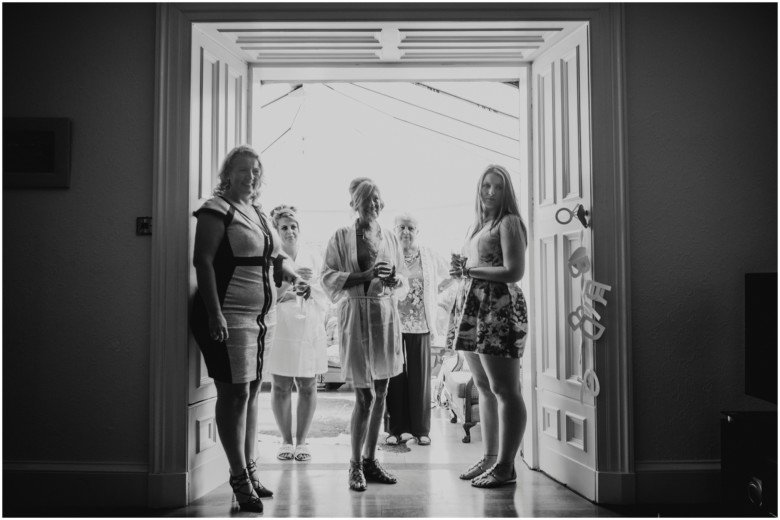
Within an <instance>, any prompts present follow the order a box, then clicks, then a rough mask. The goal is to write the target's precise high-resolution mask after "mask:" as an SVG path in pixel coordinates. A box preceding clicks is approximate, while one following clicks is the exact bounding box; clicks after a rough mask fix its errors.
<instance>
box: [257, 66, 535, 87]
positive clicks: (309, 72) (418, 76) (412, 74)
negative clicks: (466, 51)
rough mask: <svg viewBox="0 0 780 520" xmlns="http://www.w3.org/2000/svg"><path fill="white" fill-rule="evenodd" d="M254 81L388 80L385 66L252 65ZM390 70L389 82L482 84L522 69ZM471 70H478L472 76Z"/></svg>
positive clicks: (509, 78) (516, 75) (514, 76)
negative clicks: (468, 80) (469, 78)
mask: <svg viewBox="0 0 780 520" xmlns="http://www.w3.org/2000/svg"><path fill="white" fill-rule="evenodd" d="M249 68H250V69H252V70H254V81H258V80H259V81H262V82H264V83H275V82H276V83H279V82H282V83H288V82H290V81H291V80H292V79H294V80H295V82H297V83H312V82H316V83H319V82H322V81H340V82H356V81H388V79H387V68H388V65H363V66H361V67H326V66H322V65H313V64H310V65H306V64H290V65H288V66H272V67H269V66H267V65H266V66H253V65H251V64H250V67H249ZM392 68H393V69H394V73H393V79H392V81H404V82H408V81H451V80H462V79H464V77H466V76H472V75H473V76H474V77H475V78H476V79H480V80H484V81H517V78H519V77H520V70H521V69H522V66H495V65H485V64H479V63H473V64H469V65H460V66H439V67H434V66H432V65H431V64H429V63H426V64H411V65H410V64H399V65H398V66H392ZM472 71H478V73H476V74H475V73H474V72H472Z"/></svg>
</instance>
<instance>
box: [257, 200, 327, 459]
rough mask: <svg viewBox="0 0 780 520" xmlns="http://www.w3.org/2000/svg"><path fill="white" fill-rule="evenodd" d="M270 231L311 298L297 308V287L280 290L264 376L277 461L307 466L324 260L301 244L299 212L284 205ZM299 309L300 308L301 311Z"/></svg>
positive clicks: (322, 344) (322, 351)
mask: <svg viewBox="0 0 780 520" xmlns="http://www.w3.org/2000/svg"><path fill="white" fill-rule="evenodd" d="M271 219H272V220H273V223H274V227H275V228H276V230H277V231H278V233H279V236H280V237H281V239H282V250H283V251H284V254H285V256H287V258H289V259H290V260H291V261H292V263H293V266H294V269H295V271H296V272H297V273H298V275H299V276H301V278H303V279H304V280H306V282H308V283H309V284H310V286H311V288H312V291H311V298H310V299H309V300H308V301H306V302H300V303H299V298H298V297H297V296H296V294H295V286H293V285H291V284H288V283H287V282H285V283H283V284H282V287H281V288H280V290H279V297H278V300H277V302H278V305H277V311H276V315H277V321H276V332H275V334H274V343H273V345H272V346H271V349H270V352H269V354H268V361H267V363H268V372H269V373H270V374H271V375H272V377H273V390H272V393H271V409H272V410H273V412H274V418H275V419H276V424H277V426H278V427H279V432H280V433H281V434H282V445H281V447H280V448H279V451H278V453H277V455H276V457H277V458H278V459H280V460H291V459H295V460H297V461H299V462H305V461H308V460H311V453H310V451H309V447H308V445H307V444H306V435H307V434H308V433H309V427H310V426H311V420H312V417H314V410H315V409H316V407H317V382H316V380H315V377H316V375H317V374H322V373H325V372H327V371H328V355H327V345H326V337H325V313H326V312H327V309H328V307H329V306H330V301H329V300H328V297H327V295H326V294H325V291H324V290H323V289H322V286H321V285H320V282H319V279H320V270H321V268H322V256H321V255H320V252H319V251H318V250H317V249H316V248H314V247H310V246H309V245H307V244H305V243H301V242H300V241H299V237H300V232H301V227H300V221H299V219H298V210H297V209H296V208H295V207H294V206H287V205H282V206H278V207H276V208H274V209H273V210H272V211H271ZM300 304H303V308H302V309H301V307H300V306H299V305H300ZM293 383H294V384H295V386H296V387H297V389H298V404H297V407H296V413H295V416H296V425H295V440H296V444H295V447H294V448H293V437H292V389H293Z"/></svg>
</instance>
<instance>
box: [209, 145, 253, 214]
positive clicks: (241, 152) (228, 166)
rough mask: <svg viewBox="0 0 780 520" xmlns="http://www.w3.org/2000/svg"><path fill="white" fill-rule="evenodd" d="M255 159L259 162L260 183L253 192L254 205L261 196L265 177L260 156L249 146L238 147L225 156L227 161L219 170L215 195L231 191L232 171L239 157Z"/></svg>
mask: <svg viewBox="0 0 780 520" xmlns="http://www.w3.org/2000/svg"><path fill="white" fill-rule="evenodd" d="M242 156H247V157H253V158H254V159H255V160H256V161H257V165H258V166H259V167H260V182H259V183H258V184H257V188H256V189H255V190H254V191H253V192H252V196H251V199H252V203H253V204H254V202H255V200H256V199H257V198H258V197H259V196H260V186H261V185H262V183H263V181H264V180H265V177H264V176H263V163H262V162H260V155H259V154H258V153H257V152H256V151H255V149H254V148H252V147H251V146H249V145H246V144H242V145H240V146H236V147H235V148H233V149H232V150H230V151H229V152H228V154H227V155H226V156H225V160H224V161H223V162H222V168H220V170H219V183H218V184H217V186H216V187H215V188H214V195H224V194H225V192H226V191H227V190H229V189H230V171H231V170H232V169H233V164H234V162H235V160H236V158H237V157H242Z"/></svg>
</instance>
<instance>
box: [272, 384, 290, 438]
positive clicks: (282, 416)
mask: <svg viewBox="0 0 780 520" xmlns="http://www.w3.org/2000/svg"><path fill="white" fill-rule="evenodd" d="M292 385H293V378H292V377H287V376H280V375H277V374H273V387H272V390H271V410H273V412H274V419H276V426H277V427H278V428H279V433H281V434H282V443H283V444H292V443H293V440H292Z"/></svg>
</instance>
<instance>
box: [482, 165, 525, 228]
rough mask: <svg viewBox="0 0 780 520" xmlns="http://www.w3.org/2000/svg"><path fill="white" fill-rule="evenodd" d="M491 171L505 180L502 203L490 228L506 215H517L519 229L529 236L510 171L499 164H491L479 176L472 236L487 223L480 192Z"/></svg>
mask: <svg viewBox="0 0 780 520" xmlns="http://www.w3.org/2000/svg"><path fill="white" fill-rule="evenodd" d="M490 173H494V174H496V175H498V176H499V177H501V180H503V181H504V189H503V191H502V194H503V196H502V198H501V205H500V206H499V208H498V213H497V214H496V216H495V218H493V222H492V224H491V225H490V229H493V228H495V227H496V226H497V225H498V224H499V223H500V222H501V219H503V218H504V217H505V216H506V215H517V222H518V224H519V226H518V227H519V229H518V231H519V230H522V232H523V236H525V237H527V236H528V232H527V230H526V228H525V223H524V222H523V218H522V217H521V216H520V208H519V206H518V205H517V198H516V197H515V189H514V188H513V187H512V178H511V177H510V176H509V172H508V171H507V169H506V168H504V167H503V166H499V165H497V164H491V165H489V166H488V167H487V168H485V171H484V172H482V175H480V176H479V182H478V183H477V201H476V204H475V216H474V229H473V230H472V232H471V236H472V237H474V235H476V234H477V233H478V232H479V230H481V229H482V227H483V226H484V225H485V224H486V223H487V219H486V218H485V208H484V207H483V205H482V197H480V192H481V191H482V182H483V181H484V180H485V177H487V176H488V174H490Z"/></svg>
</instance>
